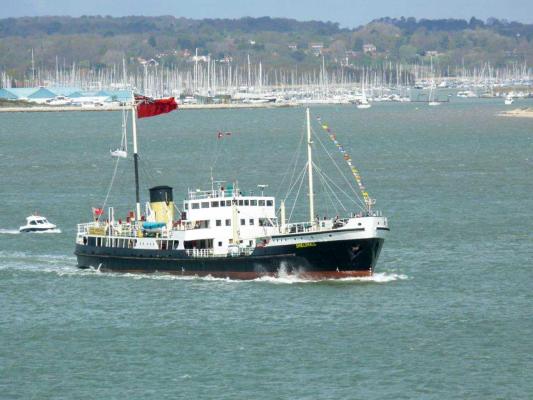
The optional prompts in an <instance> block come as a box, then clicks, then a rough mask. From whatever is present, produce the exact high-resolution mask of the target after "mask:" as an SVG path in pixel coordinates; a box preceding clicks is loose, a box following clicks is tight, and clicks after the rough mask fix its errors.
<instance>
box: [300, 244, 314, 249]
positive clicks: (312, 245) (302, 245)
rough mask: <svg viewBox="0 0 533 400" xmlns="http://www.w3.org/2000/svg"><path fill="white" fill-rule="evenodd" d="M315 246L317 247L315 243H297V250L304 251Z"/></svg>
mask: <svg viewBox="0 0 533 400" xmlns="http://www.w3.org/2000/svg"><path fill="white" fill-rule="evenodd" d="M315 246H316V243H315V242H307V243H296V248H297V249H303V248H306V247H315Z"/></svg>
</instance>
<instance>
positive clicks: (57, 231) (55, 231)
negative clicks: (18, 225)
mask: <svg viewBox="0 0 533 400" xmlns="http://www.w3.org/2000/svg"><path fill="white" fill-rule="evenodd" d="M25 233H39V234H45V233H61V229H59V228H56V229H49V230H47V231H37V232H25Z"/></svg>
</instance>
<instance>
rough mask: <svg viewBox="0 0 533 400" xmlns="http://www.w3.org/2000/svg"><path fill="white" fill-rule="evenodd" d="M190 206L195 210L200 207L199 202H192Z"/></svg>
mask: <svg viewBox="0 0 533 400" xmlns="http://www.w3.org/2000/svg"><path fill="white" fill-rule="evenodd" d="M191 206H192V208H193V210H197V209H199V208H200V204H199V203H192V204H191Z"/></svg>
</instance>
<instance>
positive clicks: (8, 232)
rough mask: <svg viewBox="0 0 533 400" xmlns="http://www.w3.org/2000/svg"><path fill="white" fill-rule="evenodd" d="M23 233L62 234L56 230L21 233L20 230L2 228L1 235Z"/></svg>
mask: <svg viewBox="0 0 533 400" xmlns="http://www.w3.org/2000/svg"><path fill="white" fill-rule="evenodd" d="M21 233H25V234H39V235H44V234H45V233H61V229H59V228H56V229H48V230H46V231H37V232H20V231H19V230H18V229H3V228H0V235H20V234H21Z"/></svg>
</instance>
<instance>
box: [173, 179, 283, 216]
mask: <svg viewBox="0 0 533 400" xmlns="http://www.w3.org/2000/svg"><path fill="white" fill-rule="evenodd" d="M275 205H276V204H275V199H274V197H272V196H264V195H263V193H260V194H259V193H258V194H255V193H254V192H253V191H249V192H243V191H241V190H240V189H237V188H236V186H235V187H234V186H233V185H231V184H229V185H228V186H227V187H224V186H222V185H219V187H218V188H217V189H212V190H194V191H193V190H189V192H188V196H187V199H185V200H184V202H183V210H184V212H185V214H186V218H183V219H186V220H193V221H194V220H204V219H212V218H213V219H214V218H216V217H218V218H221V217H226V218H231V217H232V212H233V211H232V210H233V207H235V208H237V210H238V214H239V216H240V217H241V218H256V219H258V221H253V222H252V220H250V221H249V222H251V223H256V224H258V225H260V226H261V225H263V222H265V224H266V221H263V220H266V219H269V220H273V219H275V218H276V208H275Z"/></svg>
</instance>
